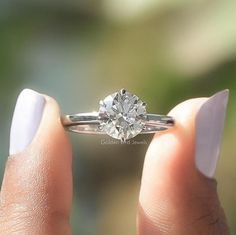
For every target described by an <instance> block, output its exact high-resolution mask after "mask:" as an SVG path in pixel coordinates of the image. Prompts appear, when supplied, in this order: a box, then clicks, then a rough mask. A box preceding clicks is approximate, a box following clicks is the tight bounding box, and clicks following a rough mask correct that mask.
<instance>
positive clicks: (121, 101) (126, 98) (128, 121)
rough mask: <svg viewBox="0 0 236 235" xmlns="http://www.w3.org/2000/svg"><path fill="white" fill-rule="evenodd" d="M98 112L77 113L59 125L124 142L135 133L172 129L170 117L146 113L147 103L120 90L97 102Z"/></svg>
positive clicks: (68, 116) (172, 120)
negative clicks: (105, 135) (98, 105)
mask: <svg viewBox="0 0 236 235" xmlns="http://www.w3.org/2000/svg"><path fill="white" fill-rule="evenodd" d="M99 104H100V108H99V111H98V112H90V113H78V114H73V115H66V116H64V117H62V123H63V125H64V126H65V127H66V129H68V130H69V131H72V132H77V133H85V134H107V135H109V136H111V137H113V138H115V139H119V140H121V141H122V142H125V141H126V140H128V139H131V138H133V137H135V136H136V135H138V134H149V133H155V132H158V131H164V130H167V129H169V128H170V127H172V126H174V123H175V121H174V119H173V118H172V117H170V116H165V115H158V114H149V113H147V111H146V103H144V102H143V101H142V100H141V99H139V97H137V96H136V95H133V94H131V93H130V92H128V91H126V90H125V89H121V90H120V91H118V92H115V93H113V94H111V95H108V96H107V97H106V98H105V99H104V100H101V101H100V103H99Z"/></svg>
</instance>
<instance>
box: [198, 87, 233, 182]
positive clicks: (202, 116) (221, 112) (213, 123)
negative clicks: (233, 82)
mask: <svg viewBox="0 0 236 235" xmlns="http://www.w3.org/2000/svg"><path fill="white" fill-rule="evenodd" d="M228 98H229V91H228V90H224V91H221V92H219V93H216V94H215V95H213V96H212V97H210V98H209V99H208V100H207V101H206V102H205V103H204V104H203V105H202V107H201V108H200V110H199V112H198V114H197V117H196V155H195V162H196V166H197V168H198V169H199V170H200V172H201V173H202V174H204V175H205V176H207V177H210V178H212V177H213V176H214V174H215V170H216V166H217V162H218V159H219V155H220V149H221V139H222V135H223V131H224V121H225V114H226V110H227V104H228Z"/></svg>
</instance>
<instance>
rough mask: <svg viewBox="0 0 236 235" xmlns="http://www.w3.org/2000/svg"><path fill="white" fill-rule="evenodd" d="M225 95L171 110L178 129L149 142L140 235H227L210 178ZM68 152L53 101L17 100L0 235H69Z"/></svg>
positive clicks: (0, 203)
mask: <svg viewBox="0 0 236 235" xmlns="http://www.w3.org/2000/svg"><path fill="white" fill-rule="evenodd" d="M227 100H228V91H223V92H221V93H218V94H216V95H215V96H213V97H211V98H209V99H207V98H198V99H192V100H188V101H186V102H184V103H182V104H180V105H178V106H177V107H175V108H174V109H173V110H172V111H171V115H172V116H174V117H175V119H176V127H174V128H173V129H171V130H170V131H168V132H163V133H161V134H160V133H158V134H156V135H155V136H154V138H153V141H152V143H151V144H150V146H149V149H148V151H147V154H146V157H145V163H144V169H143V177H142V184H141V190H140V197H139V208H138V215H137V217H138V219H137V229H138V232H137V233H138V234H139V235H162V234H168V235H195V234H196V235H200V234H203V235H211V234H216V235H218V234H219V235H223V234H224V235H228V234H229V230H228V227H227V224H226V220H225V216H224V212H223V210H222V208H221V206H220V202H219V199H218V196H217V190H216V182H215V180H214V179H213V178H212V177H213V175H214V171H215V167H216V163H217V159H218V156H219V150H220V142H221V141H220V140H221V135H222V131H223V126H224V117H225V111H226V106H227ZM71 163H72V151H71V145H70V142H69V139H68V137H67V135H66V133H65V131H64V128H63V126H62V125H61V121H60V111H59V107H58V105H57V103H56V102H55V100H53V99H52V98H50V97H48V96H45V95H41V94H39V93H36V92H34V91H31V90H24V91H23V92H22V93H21V94H20V96H19V98H18V101H17V105H16V108H15V112H14V116H13V122H12V127H11V138H10V156H9V157H8V160H7V164H6V169H5V174H4V179H3V183H2V188H1V194H0V234H4V235H8V234H9V235H12V234H20V235H23V234H24V235H28V234H29V235H32V234H33V235H41V234H42V235H49V234H50V235H51V234H53V235H54V234H55V235H60V234H62V235H66V234H71V228H70V224H69V217H70V211H71V203H72V170H71Z"/></svg>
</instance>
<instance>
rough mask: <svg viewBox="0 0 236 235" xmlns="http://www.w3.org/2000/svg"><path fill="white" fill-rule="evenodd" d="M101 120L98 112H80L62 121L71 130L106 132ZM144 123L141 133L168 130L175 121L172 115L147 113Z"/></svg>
mask: <svg viewBox="0 0 236 235" xmlns="http://www.w3.org/2000/svg"><path fill="white" fill-rule="evenodd" d="M101 121H102V117H101V116H99V115H98V112H91V113H78V114H73V115H66V116H63V117H62V123H63V125H64V126H65V127H66V128H67V129H68V130H69V131H72V132H77V133H85V134H105V132H104V131H103V130H102V129H101V128H99V127H100V123H101ZM144 123H145V125H144V128H143V130H142V131H141V133H140V134H148V133H155V132H157V131H164V130H167V129H169V128H170V127H172V126H174V123H175V121H174V119H173V118H172V117H170V116H165V115H158V114H147V115H146V117H145V119H144Z"/></svg>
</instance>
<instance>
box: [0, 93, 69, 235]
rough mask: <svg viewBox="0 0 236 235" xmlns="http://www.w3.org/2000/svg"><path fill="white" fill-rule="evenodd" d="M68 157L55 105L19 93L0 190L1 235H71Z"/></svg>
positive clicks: (42, 96)
mask: <svg viewBox="0 0 236 235" xmlns="http://www.w3.org/2000/svg"><path fill="white" fill-rule="evenodd" d="M71 155H72V154H71V146H70V144H69V141H68V138H67V135H66V134H65V132H64V128H63V126H62V125H61V122H60V111H59V107H58V105H57V103H56V102H55V100H53V99H52V98H50V97H48V96H45V95H42V94H39V93H37V92H34V91H32V90H29V89H26V90H23V91H22V92H21V94H20V95H19V97H18V100H17V104H16V107H15V111H14V115H13V120H12V126H11V136H10V156H9V157H8V160H7V164H6V169H5V173H4V179H3V183H2V188H1V196H0V202H1V203H0V227H1V230H0V234H26V235H27V234H63V235H64V234H70V226H69V214H70V207H71V200H72V174H71V159H72V157H71Z"/></svg>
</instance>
